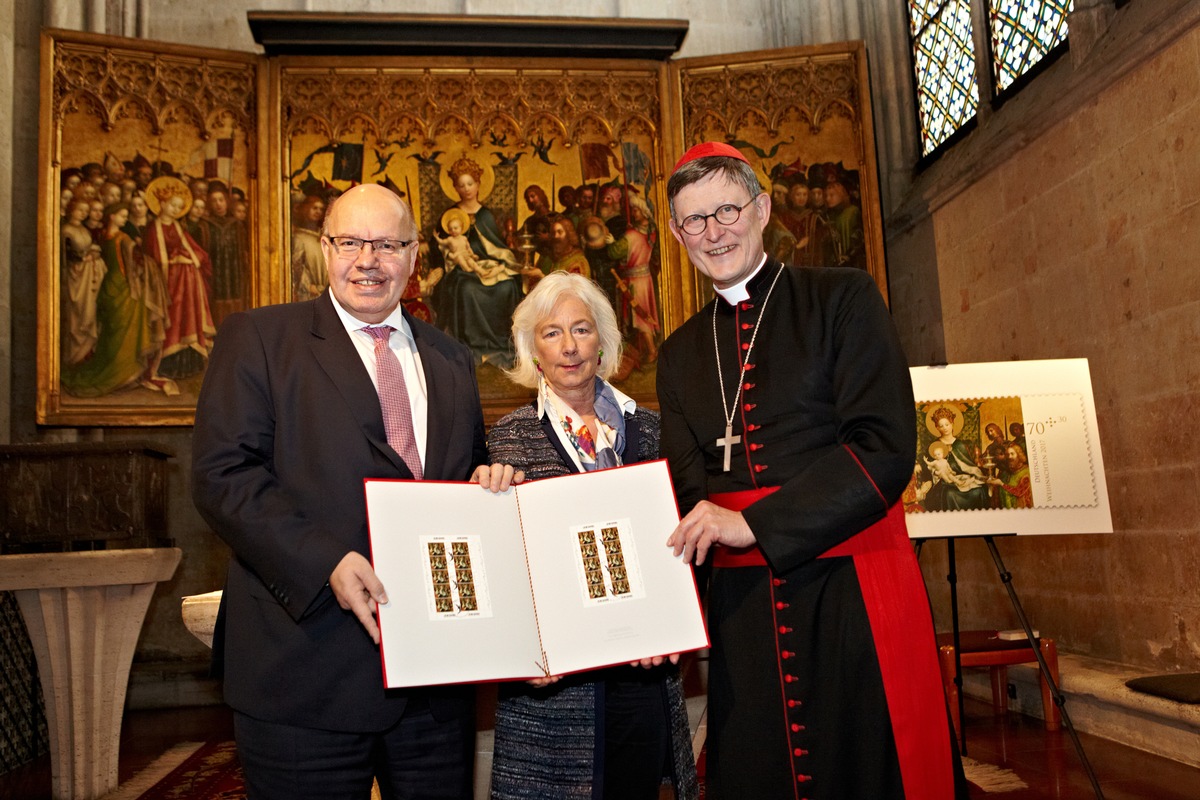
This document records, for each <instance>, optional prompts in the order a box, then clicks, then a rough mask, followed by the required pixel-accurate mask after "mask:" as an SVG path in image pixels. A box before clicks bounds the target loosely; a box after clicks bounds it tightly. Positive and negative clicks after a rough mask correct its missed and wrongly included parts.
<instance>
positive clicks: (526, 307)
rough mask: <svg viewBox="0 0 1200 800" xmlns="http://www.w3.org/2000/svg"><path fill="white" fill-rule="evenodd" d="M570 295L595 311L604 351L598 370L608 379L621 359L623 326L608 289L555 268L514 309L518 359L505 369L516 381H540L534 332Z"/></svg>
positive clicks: (601, 345) (602, 376) (524, 383)
mask: <svg viewBox="0 0 1200 800" xmlns="http://www.w3.org/2000/svg"><path fill="white" fill-rule="evenodd" d="M568 297H574V298H577V299H578V300H579V301H580V302H582V303H583V305H584V306H585V307H586V308H587V310H588V313H589V314H591V315H592V320H593V321H594V322H595V323H596V332H597V333H599V334H600V351H601V352H602V353H603V357H602V358H601V363H600V368H599V369H598V370H597V371H596V374H597V375H599V376H600V377H601V378H604V379H605V380H607V379H608V377H609V376H610V375H612V374H613V372H614V371H615V370H616V368H617V365H618V364H619V363H620V362H621V328H620V326H618V325H617V314H616V312H615V311H613V307H612V303H610V302H609V300H608V296H607V295H606V294H604V290H603V289H601V288H600V287H599V286H597V285H596V284H595V282H594V281H592V280H591V279H590V278H585V277H583V276H582V275H577V274H575V273H573V272H551V273H550V274H549V275H547V276H546V277H544V278H542V279H541V280H540V281H538V284H537V286H535V287H533V291H531V292H530V293H529V294H528V295H526V296H525V299H524V300H522V301H521V302H520V304H519V305H518V306H517V308H516V310H515V311H513V321H512V338H513V345H514V346H515V347H516V351H517V363H516V365H515V366H514V367H513V368H512V369H510V370H505V374H506V375H508V377H509V378H510V379H512V381H513V382H514V383H517V384H519V385H521V386H528V387H534V386H537V383H538V370H537V365H536V364H534V363H533V359H534V352H533V336H534V331H535V330H536V329H537V326H538V325H540V324H541V323H542V321H543V320H545V319H546V317H548V316H550V314H551V313H552V312H553V311H554V308H555V306H557V305H558V304H559V303H560V302H562V301H563V300H564V299H566V298H568Z"/></svg>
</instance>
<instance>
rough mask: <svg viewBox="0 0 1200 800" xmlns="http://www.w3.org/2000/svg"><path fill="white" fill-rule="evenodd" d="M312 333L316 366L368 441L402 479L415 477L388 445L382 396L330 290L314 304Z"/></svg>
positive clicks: (311, 338) (311, 339)
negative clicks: (340, 398) (335, 308)
mask: <svg viewBox="0 0 1200 800" xmlns="http://www.w3.org/2000/svg"><path fill="white" fill-rule="evenodd" d="M309 332H310V334H311V337H310V341H311V347H312V352H313V355H314V356H315V357H316V359H317V363H319V364H320V365H321V368H322V369H323V370H325V373H326V374H327V375H328V376H329V379H330V381H332V382H333V385H334V387H335V388H336V389H337V391H338V392H339V393H340V394H341V396H342V399H343V400H344V401H345V402H346V405H347V406H349V407H350V413H351V414H353V415H354V418H355V419H356V420H358V422H359V425H360V426H361V428H362V432H363V435H364V436H365V437H367V441H369V442H370V443H371V445H372V446H373V447H375V449H377V450H379V452H381V453H382V454H383V455H384V456H386V457H387V459H388V461H390V462H392V465H393V466H395V467H396V469H397V470H399V471H400V472H401V473H402V475H403V476H405V477H412V473H411V472H410V471H409V469H408V466H407V465H406V464H405V463H404V460H403V459H402V458H400V456H399V455H397V454H396V451H395V450H393V449H392V448H391V446H390V445H389V444H388V443H387V434H386V433H385V432H384V428H383V410H382V409H381V408H380V407H379V393H378V392H376V391H375V384H373V383H372V382H371V376H370V375H368V374H367V370H366V367H365V366H363V362H362V358H361V357H360V356H359V355H358V351H357V350H356V349H355V347H354V343H353V342H352V341H350V336H349V334H348V333H347V332H346V327H345V326H344V325H343V324H342V320H341V318H340V317H338V315H337V311H335V310H334V308H333V300H332V299H330V297H329V291H328V290H326V291H325V294H323V295H322V296H321V297H319V298H317V300H316V301H315V302H314V303H313V322H312V328H311V329H310V331H309Z"/></svg>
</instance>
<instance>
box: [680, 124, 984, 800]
mask: <svg viewBox="0 0 1200 800" xmlns="http://www.w3.org/2000/svg"><path fill="white" fill-rule="evenodd" d="M668 197H669V198H670V199H671V205H672V209H671V210H672V215H671V216H672V219H671V229H672V232H673V233H674V234H675V236H676V238H677V239H678V240H679V241H680V243H681V244H682V245H683V246H684V247H685V248H687V251H688V255H689V258H690V260H691V262H692V264H693V265H694V266H696V267H697V269H699V270H700V271H701V272H702V273H704V274H705V275H707V276H708V277H710V278H712V279H713V283H714V288H715V289H716V291H717V294H718V297H717V298H716V299H714V301H713V302H712V303H710V304H709V305H707V306H705V307H704V308H703V309H701V310H700V312H699V313H698V314H696V315H695V316H694V317H692V318H691V319H690V320H688V321H687V322H686V323H684V324H683V325H682V326H681V327H680V328H679V329H678V330H677V331H676V332H675V333H674V334H672V335H671V336H670V338H669V339H668V340H667V341H666V342H665V343H664V345H663V347H662V350H661V353H660V355H659V361H658V397H659V401H660V403H661V410H662V454H663V455H664V456H665V457H666V458H667V459H668V460H669V462H670V466H671V473H672V478H673V480H674V484H675V489H676V492H677V494H678V499H679V507H680V511H681V512H682V513H684V514H685V517H684V519H683V521H682V522H681V523H680V526H679V528H677V529H676V531H675V532H674V533H673V534H672V536H671V539H670V540H669V543H670V544H672V545H674V546H675V548H676V551H677V552H680V553H683V555H684V557H685V558H691V559H694V560H695V561H696V562H697V563H703V562H704V561H706V560H707V561H710V562H711V564H712V577H711V583H710V587H709V591H708V620H709V633H710V636H711V639H712V655H711V662H710V668H709V686H708V701H709V717H708V719H709V722H708V741H707V756H706V757H707V762H706V768H707V769H706V772H707V774H706V791H707V795H708V796H709V797H711V798H714V799H715V800H742V799H743V798H751V797H753V798H796V799H797V800H800V798H809V799H810V800H818V799H819V800H848V799H849V798H871V800H881V799H883V798H907V799H908V800H949V799H950V798H954V797H961V798H965V797H966V784H965V781H964V780H963V778H962V768H961V764H960V763H959V760H958V756H957V754H956V752H955V749H954V743H953V741H952V735H951V727H950V723H949V718H948V715H947V710H946V704H945V698H944V694H943V692H942V687H941V678H940V675H939V672H938V664H937V646H936V643H935V639H934V633H933V624H932V619H931V616H930V610H929V603H928V598H927V596H926V594H925V587H924V583H923V580H922V577H921V573H920V570H919V568H918V566H917V563H916V558H915V556H914V554H913V551H912V547H911V545H910V543H909V540H908V537H907V533H906V530H905V525H904V519H903V512H902V508H901V506H900V504H899V503H898V500H899V498H900V494H901V492H902V491H903V489H904V486H905V484H906V483H907V481H908V479H909V477H910V476H911V474H912V464H913V459H914V454H915V452H916V428H915V425H914V422H913V394H912V386H911V383H910V381H909V374H908V367H907V363H906V359H905V357H904V353H903V352H902V350H901V348H900V344H899V340H898V338H897V335H896V332H895V329H894V326H893V325H892V321H891V318H890V316H889V314H888V310H887V307H886V306H885V305H884V302H883V299H882V297H881V296H880V294H879V291H878V290H877V288H876V287H875V284H874V282H873V280H872V279H871V277H870V275H868V274H867V273H866V272H863V271H861V270H856V269H837V268H816V269H808V268H796V267H790V266H785V265H783V264H781V263H779V262H776V261H772V260H770V259H768V258H767V257H766V255H765V254H764V252H763V247H762V230H763V227H765V225H766V222H767V220H768V218H769V216H770V197H769V196H768V195H766V194H763V193H762V190H761V187H760V186H759V183H758V180H757V177H756V176H755V175H754V172H753V169H752V168H751V167H750V165H749V163H748V162H746V159H745V158H744V157H743V156H742V155H741V153H740V152H738V151H737V150H736V149H734V148H732V147H730V146H729V145H725V144H717V143H705V144H701V145H697V146H696V147H694V148H692V150H689V151H688V153H686V154H685V155H684V156H683V158H681V159H680V162H679V163H678V164H676V166H675V171H674V174H673V175H672V177H671V180H670V182H669V183H668Z"/></svg>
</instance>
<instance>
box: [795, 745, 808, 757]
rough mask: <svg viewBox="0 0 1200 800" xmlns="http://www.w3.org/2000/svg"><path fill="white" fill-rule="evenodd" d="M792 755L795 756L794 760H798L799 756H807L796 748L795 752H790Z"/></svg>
mask: <svg viewBox="0 0 1200 800" xmlns="http://www.w3.org/2000/svg"><path fill="white" fill-rule="evenodd" d="M792 755H794V756H796V758H799V757H800V756H806V755H808V751H807V750H804V749H802V748H799V747H797V748H796V749H795V750H793V751H792Z"/></svg>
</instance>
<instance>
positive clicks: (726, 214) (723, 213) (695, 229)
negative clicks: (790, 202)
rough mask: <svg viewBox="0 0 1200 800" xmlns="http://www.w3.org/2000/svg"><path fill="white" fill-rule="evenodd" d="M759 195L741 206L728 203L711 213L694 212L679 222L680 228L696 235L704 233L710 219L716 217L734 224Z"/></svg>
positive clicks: (721, 221)
mask: <svg viewBox="0 0 1200 800" xmlns="http://www.w3.org/2000/svg"><path fill="white" fill-rule="evenodd" d="M757 199H758V198H757V197H751V198H750V199H749V200H747V201H746V202H745V203H743V204H742V205H740V206H735V205H734V204H733V203H726V204H725V205H723V206H721V207H720V208H718V209H717V210H716V211H714V212H713V213H711V214H692V215H690V216H687V217H684V218H683V220H682V221H681V222H679V223H678V224H679V227H680V229H681V230H682V231H683V232H684V233H687V234H691V235H692V236H695V235H697V234H700V233H704V229H705V228H707V227H708V220H709V219H710V218H711V219H715V220H716V221H717V222H718V223H720V224H721V225H732V224H733V223H735V222H737V221H738V220H739V219H741V217H742V211H744V210H745V208H746V206H748V205H750V204H751V203H753V202H754V201H755V200H757Z"/></svg>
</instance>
